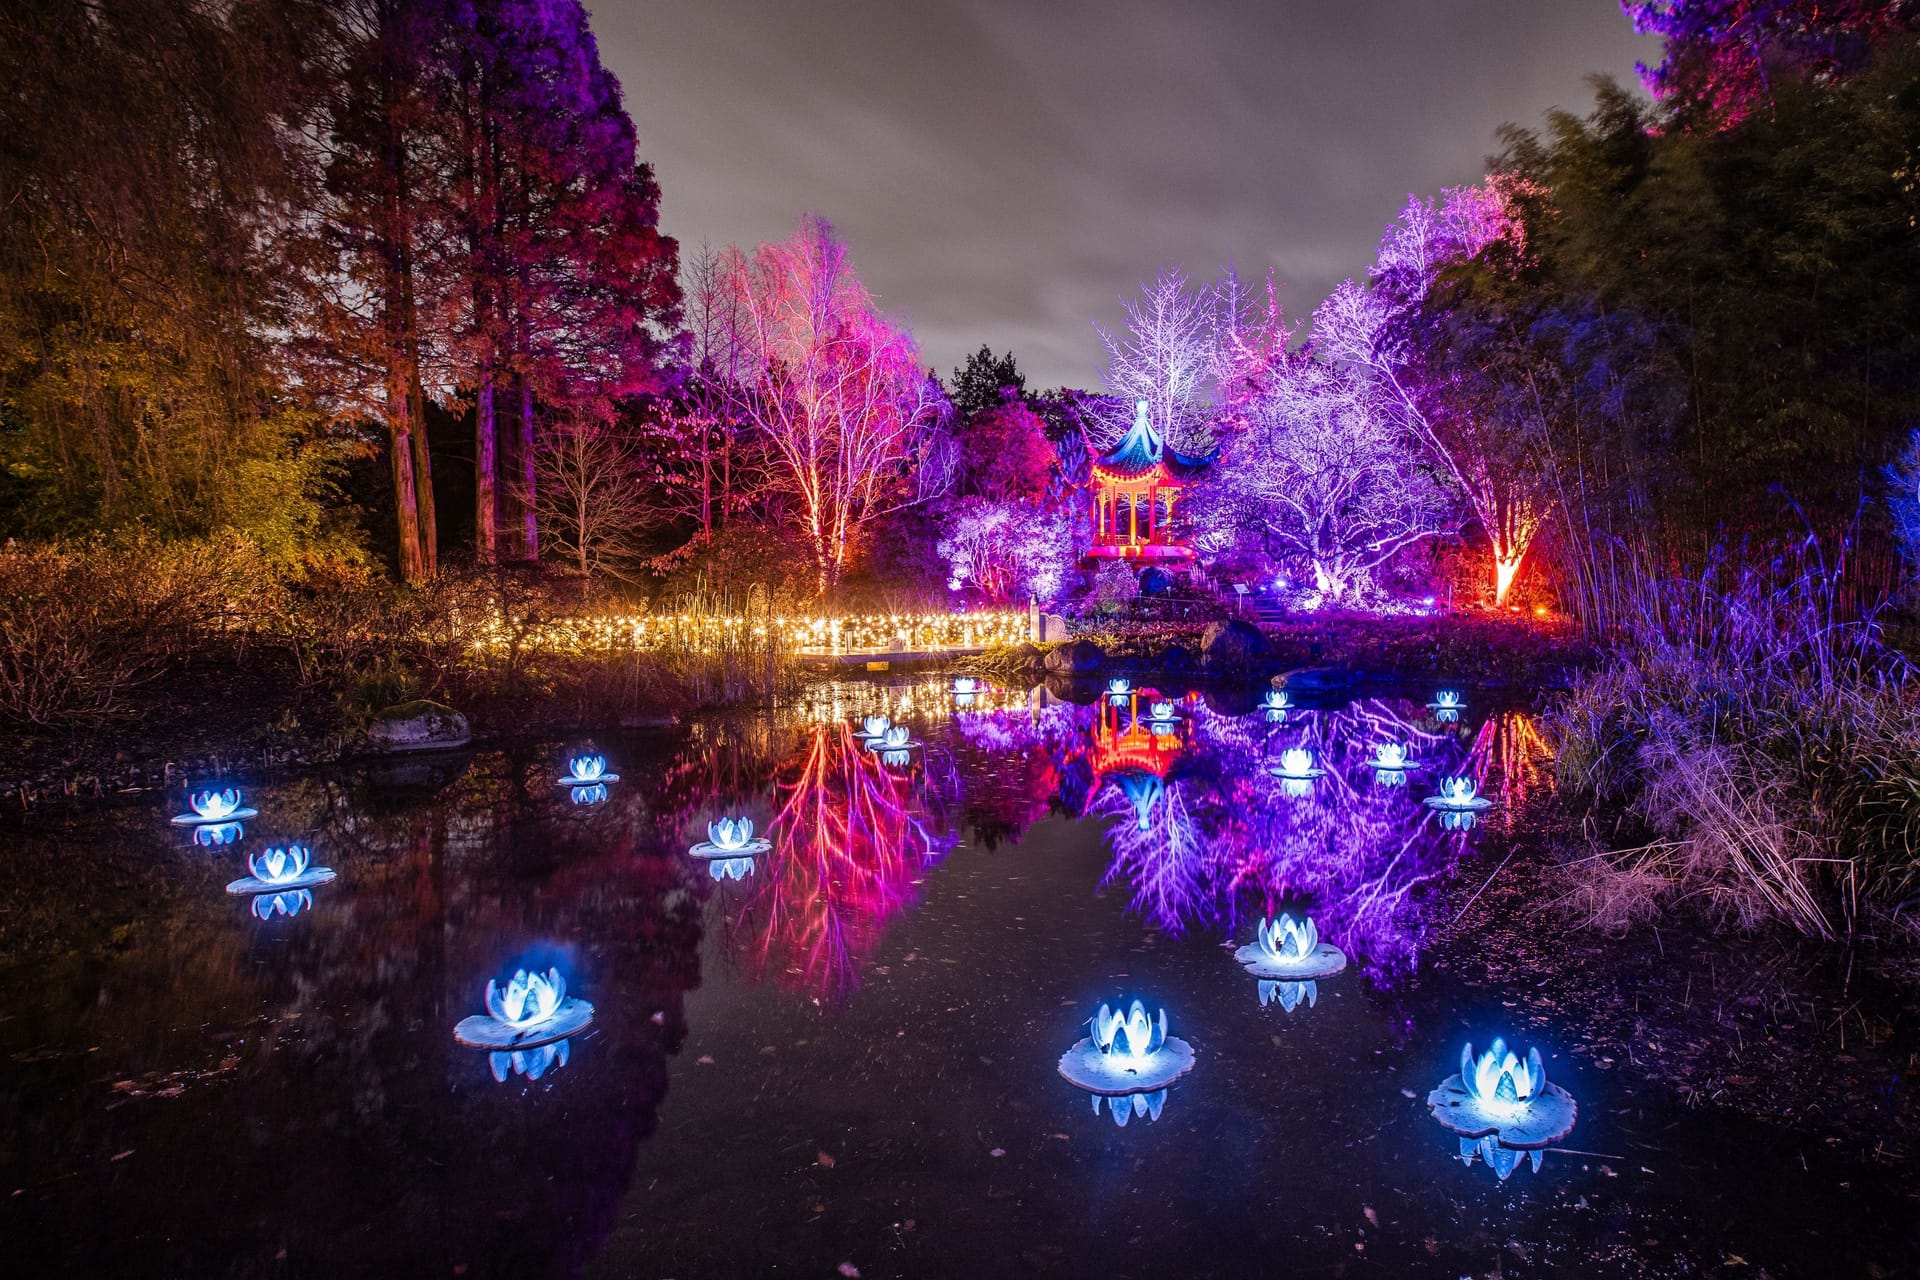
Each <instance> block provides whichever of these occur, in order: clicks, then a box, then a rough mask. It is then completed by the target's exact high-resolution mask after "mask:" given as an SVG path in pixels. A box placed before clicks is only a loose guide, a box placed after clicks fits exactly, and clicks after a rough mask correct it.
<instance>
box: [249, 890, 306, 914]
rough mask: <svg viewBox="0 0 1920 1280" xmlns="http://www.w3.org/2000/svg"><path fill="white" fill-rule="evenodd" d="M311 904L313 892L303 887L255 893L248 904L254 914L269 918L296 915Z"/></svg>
mask: <svg viewBox="0 0 1920 1280" xmlns="http://www.w3.org/2000/svg"><path fill="white" fill-rule="evenodd" d="M312 905H313V894H312V893H310V892H308V891H307V890H305V889H294V890H292V891H290V892H284V893H256V894H254V895H253V901H252V903H251V904H250V906H251V909H252V911H253V914H254V916H255V917H256V918H257V919H261V920H271V919H273V918H274V917H275V916H297V915H299V914H300V913H301V912H302V911H305V910H306V909H307V908H308V907H310V906H312Z"/></svg>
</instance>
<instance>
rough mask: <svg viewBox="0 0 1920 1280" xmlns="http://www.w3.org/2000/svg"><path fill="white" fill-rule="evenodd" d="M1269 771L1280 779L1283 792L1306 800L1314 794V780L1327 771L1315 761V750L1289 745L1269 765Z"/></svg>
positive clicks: (1294, 797)
mask: <svg viewBox="0 0 1920 1280" xmlns="http://www.w3.org/2000/svg"><path fill="white" fill-rule="evenodd" d="M1268 770H1269V772H1271V773H1272V774H1273V775H1274V776H1275V777H1277V778H1279V779H1280V791H1281V793H1282V794H1284V795H1286V796H1288V797H1290V798H1292V799H1294V800H1304V799H1306V798H1307V797H1308V796H1310V795H1312V794H1313V780H1314V779H1315V778H1318V777H1321V776H1323V775H1324V774H1325V773H1326V770H1325V769H1322V768H1319V767H1318V766H1316V765H1315V764H1314V762H1313V752H1311V751H1309V750H1307V749H1306V748H1305V747H1288V748H1287V749H1286V750H1285V751H1282V752H1281V753H1280V758H1279V759H1278V760H1276V761H1275V762H1274V763H1273V764H1271V765H1269V766H1268Z"/></svg>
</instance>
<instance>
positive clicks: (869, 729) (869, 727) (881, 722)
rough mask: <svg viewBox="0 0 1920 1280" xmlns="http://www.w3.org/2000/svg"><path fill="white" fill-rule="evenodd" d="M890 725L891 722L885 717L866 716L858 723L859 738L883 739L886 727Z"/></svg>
mask: <svg viewBox="0 0 1920 1280" xmlns="http://www.w3.org/2000/svg"><path fill="white" fill-rule="evenodd" d="M892 723H893V721H891V720H889V719H887V718H886V717H885V716H868V717H867V718H866V719H865V720H862V721H861V722H860V736H861V737H863V738H884V737H885V736H886V734H887V727H888V726H889V725H891V724H892Z"/></svg>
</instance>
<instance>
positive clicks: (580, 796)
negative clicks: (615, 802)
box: [573, 782, 607, 804]
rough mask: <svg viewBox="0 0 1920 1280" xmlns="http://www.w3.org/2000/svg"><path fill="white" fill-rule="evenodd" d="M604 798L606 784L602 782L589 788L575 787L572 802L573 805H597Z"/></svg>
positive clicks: (605, 796) (605, 795)
mask: <svg viewBox="0 0 1920 1280" xmlns="http://www.w3.org/2000/svg"><path fill="white" fill-rule="evenodd" d="M606 798H607V784H606V783H604V782H596V783H594V784H593V785H592V786H590V787H575V788H574V789H573V802H574V803H575V804H599V803H600V802H601V801H603V800H605V799H606Z"/></svg>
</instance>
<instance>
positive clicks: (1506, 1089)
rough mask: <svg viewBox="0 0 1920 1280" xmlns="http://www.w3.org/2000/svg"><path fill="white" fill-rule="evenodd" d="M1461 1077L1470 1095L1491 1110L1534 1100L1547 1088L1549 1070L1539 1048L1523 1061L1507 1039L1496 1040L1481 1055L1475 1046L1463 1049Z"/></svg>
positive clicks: (1461, 1053)
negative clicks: (1476, 1056) (1510, 1046)
mask: <svg viewBox="0 0 1920 1280" xmlns="http://www.w3.org/2000/svg"><path fill="white" fill-rule="evenodd" d="M1460 1079H1461V1081H1462V1083H1464V1084H1465V1085H1466V1086H1467V1094H1468V1096H1469V1097H1471V1098H1473V1099H1474V1100H1475V1101H1477V1102H1478V1103H1479V1104H1480V1105H1481V1106H1483V1107H1487V1108H1489V1109H1492V1108H1497V1107H1506V1108H1509V1109H1518V1108H1520V1107H1523V1106H1525V1105H1526V1104H1528V1103H1530V1102H1532V1101H1533V1100H1534V1099H1535V1098H1536V1097H1538V1096H1539V1095H1540V1093H1541V1092H1542V1091H1543V1090H1545V1089H1546V1087H1547V1069H1546V1067H1545V1066H1544V1065H1542V1063H1541V1061H1540V1050H1539V1048H1538V1047H1535V1048H1534V1049H1532V1050H1530V1051H1529V1052H1528V1053H1527V1056H1526V1058H1525V1060H1524V1061H1523V1060H1522V1059H1521V1058H1520V1057H1518V1056H1517V1055H1516V1054H1515V1053H1514V1052H1513V1051H1512V1050H1511V1049H1509V1048H1507V1042H1506V1041H1505V1040H1500V1039H1495V1040H1494V1042H1493V1046H1492V1047H1491V1048H1489V1049H1488V1050H1487V1051H1486V1052H1485V1053H1483V1054H1481V1055H1480V1056H1479V1057H1478V1058H1475V1057H1474V1056H1473V1046H1472V1045H1471V1044H1469V1045H1467V1047H1466V1048H1464V1049H1462V1050H1461V1051H1460Z"/></svg>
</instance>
